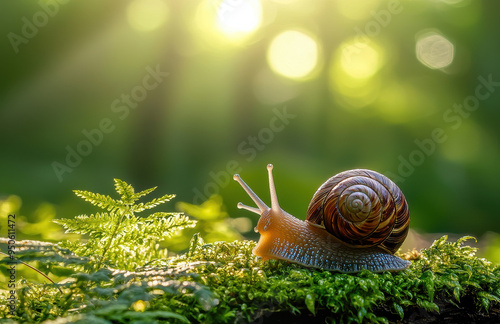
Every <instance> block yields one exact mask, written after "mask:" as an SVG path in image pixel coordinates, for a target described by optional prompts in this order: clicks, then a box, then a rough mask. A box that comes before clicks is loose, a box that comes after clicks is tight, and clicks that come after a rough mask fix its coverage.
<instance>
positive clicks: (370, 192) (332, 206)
mask: <svg viewBox="0 0 500 324" xmlns="http://www.w3.org/2000/svg"><path fill="white" fill-rule="evenodd" d="M307 221H309V222H311V223H313V224H319V225H321V226H324V227H325V228H326V230H327V231H328V232H329V233H330V234H332V235H334V236H335V237H336V238H338V239H339V240H341V241H342V242H344V243H345V244H346V245H348V246H351V247H369V246H375V245H378V246H379V247H381V248H383V249H385V250H387V251H389V252H391V253H393V254H394V253H396V251H397V250H398V249H399V247H400V246H401V244H403V241H404V240H405V238H406V235H407V234H408V229H409V224H410V213H409V211H408V204H407V203H406V199H405V197H404V195H403V193H402V192H401V190H400V189H399V188H398V186H397V185H396V184H395V183H394V182H392V181H391V180H389V179H388V178H387V177H385V176H384V175H382V174H380V173H378V172H375V171H371V170H364V169H356V170H350V171H345V172H342V173H339V174H337V175H335V176H333V177H331V178H330V179H328V180H327V181H326V182H325V183H323V185H322V186H321V187H320V188H319V189H318V190H317V191H316V193H315V194H314V196H313V198H312V200H311V203H310V204H309V208H308V209H307Z"/></svg>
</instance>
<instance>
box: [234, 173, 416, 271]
mask: <svg viewBox="0 0 500 324" xmlns="http://www.w3.org/2000/svg"><path fill="white" fill-rule="evenodd" d="M267 169H268V173H269V188H270V192H271V207H270V208H269V207H268V206H267V205H266V204H265V203H264V202H263V201H262V200H261V199H260V198H259V197H258V196H257V195H256V194H255V193H254V192H253V191H252V189H251V188H250V187H249V186H248V185H247V184H246V183H245V182H244V181H243V180H242V179H241V178H240V176H239V175H237V174H236V175H234V179H235V180H236V181H238V182H239V183H240V185H241V186H242V187H243V189H245V191H246V192H247V193H248V195H249V196H250V197H251V198H252V200H253V201H254V202H255V203H256V205H257V206H258V208H255V207H250V206H246V205H243V204H242V203H238V208H243V209H246V210H249V211H251V212H254V213H257V214H259V215H260V218H259V221H258V223H257V227H256V230H257V231H258V232H259V233H260V235H261V236H260V239H259V242H258V243H257V246H256V247H255V248H254V250H253V253H254V254H255V255H257V256H260V257H262V259H263V260H268V259H282V260H287V261H289V262H294V263H298V264H301V265H304V266H307V267H314V268H321V269H325V270H332V271H339V272H346V273H352V272H359V271H361V270H363V269H368V270H371V271H374V272H382V271H398V270H403V269H406V268H407V267H408V266H409V265H410V262H408V261H405V260H402V259H401V258H399V257H396V256H394V255H393V254H394V252H395V251H396V250H397V249H398V248H399V246H401V244H402V243H403V241H404V239H405V237H406V235H407V233H408V227H409V220H410V218H409V212H408V205H407V203H406V200H405V198H404V196H403V194H402V193H401V190H399V188H398V187H397V186H396V185H395V184H394V183H393V182H392V181H391V180H389V179H388V178H386V177H385V176H383V175H382V174H380V173H377V172H374V171H370V170H351V171H346V172H342V173H340V174H338V175H336V176H333V177H332V178H330V179H329V180H327V181H326V182H325V183H324V184H323V185H322V186H321V187H320V188H319V189H318V190H317V192H316V194H315V195H314V197H313V199H312V200H311V203H310V205H309V208H308V213H307V220H306V221H302V220H300V219H298V218H296V217H294V216H292V215H290V214H289V213H287V212H285V211H284V210H282V209H281V208H280V206H279V203H278V198H277V195H276V189H275V186H274V180H273V175H272V169H273V166H272V165H271V164H269V165H268V166H267Z"/></svg>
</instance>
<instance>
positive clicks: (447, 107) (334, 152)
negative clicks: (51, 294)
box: [0, 0, 500, 255]
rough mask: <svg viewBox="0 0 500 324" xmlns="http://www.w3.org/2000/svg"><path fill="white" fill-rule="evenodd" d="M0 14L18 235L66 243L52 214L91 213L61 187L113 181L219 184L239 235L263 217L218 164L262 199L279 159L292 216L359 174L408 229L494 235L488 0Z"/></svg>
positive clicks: (248, 3) (189, 186)
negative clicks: (394, 192)
mask: <svg viewBox="0 0 500 324" xmlns="http://www.w3.org/2000/svg"><path fill="white" fill-rule="evenodd" d="M0 10H1V12H2V19H1V21H0V27H1V31H2V33H1V34H2V35H3V36H2V41H1V42H0V53H1V57H2V60H1V62H2V63H1V66H2V70H1V73H2V78H1V79H0V82H1V86H0V148H1V151H0V152H1V153H0V196H1V199H2V200H3V204H0V208H1V210H0V213H2V215H1V217H0V218H1V219H2V224H1V226H2V233H1V236H5V235H6V234H4V231H5V224H6V220H5V219H6V213H8V212H13V211H15V212H17V213H18V214H19V215H22V216H23V218H20V220H19V223H18V226H20V228H21V230H20V231H21V232H20V233H21V234H20V237H19V238H18V239H22V238H35V239H49V240H50V239H55V240H57V239H60V238H61V237H60V231H61V228H60V226H58V225H55V224H52V223H51V222H49V220H50V219H51V218H53V217H57V218H61V217H73V216H75V215H77V214H84V213H87V214H90V213H93V212H95V211H96V210H95V209H93V208H92V207H91V206H90V205H89V204H86V203H85V202H83V201H81V200H80V199H78V198H77V197H75V196H74V194H73V193H72V190H73V189H81V190H89V191H93V192H99V193H103V194H110V195H112V193H113V188H112V184H113V178H120V179H123V180H125V181H127V182H128V183H131V184H132V185H133V186H134V187H135V188H136V189H137V190H142V189H145V188H149V187H153V186H158V187H159V188H158V190H157V192H158V193H157V194H158V195H159V194H165V193H175V194H177V198H176V199H175V200H174V202H176V203H179V202H185V203H187V204H195V205H199V204H201V203H202V202H203V201H205V200H206V199H208V198H209V197H210V196H211V195H213V194H218V195H220V196H218V197H216V199H215V200H214V201H215V202H216V205H217V204H218V205H217V206H216V207H214V208H216V209H217V208H218V209H217V210H221V213H223V212H224V210H225V211H227V214H225V215H229V216H230V217H232V218H240V217H249V218H250V219H251V221H252V222H253V225H252V226H247V228H246V229H242V230H241V232H243V234H244V235H245V236H246V237H248V238H255V237H256V236H255V233H253V231H251V230H250V229H251V228H252V227H253V226H254V225H255V224H256V221H257V215H253V214H252V215H250V213H248V212H246V211H240V210H238V209H236V204H237V202H238V201H242V202H244V203H247V204H249V203H250V201H249V199H248V197H247V195H246V194H245V193H244V192H243V190H242V189H241V188H240V187H239V185H238V184H237V183H236V182H234V181H232V174H233V173H235V172H237V173H239V174H241V176H242V177H243V179H245V180H246V181H247V183H248V184H249V185H250V186H252V188H253V189H254V190H255V191H256V192H257V193H258V194H259V195H260V196H261V197H262V198H263V199H264V200H265V201H268V199H269V198H268V182H267V174H266V169H265V166H266V164H267V163H273V164H274V166H275V171H274V176H275V181H276V185H277V190H278V195H279V197H280V201H281V205H282V207H283V208H284V209H285V210H287V211H288V212H290V213H291V214H293V215H295V216H297V217H302V218H304V217H305V211H306V208H307V206H308V203H309V200H310V199H311V197H312V195H313V194H314V192H315V191H316V189H317V188H318V187H319V186H320V185H321V184H322V183H323V182H324V181H325V180H327V179H328V178H329V177H330V176H333V175H334V174H336V173H338V172H341V171H344V170H347V169H354V168H369V169H373V170H376V171H379V172H381V173H384V174H386V175H388V176H389V177H390V178H391V179H393V180H394V181H395V182H396V183H397V184H398V185H399V186H400V187H401V189H402V190H403V192H404V193H405V195H406V198H407V200H408V202H409V205H410V211H411V215H412V223H411V228H412V229H415V230H417V231H419V232H425V233H438V232H440V233H457V234H472V235H476V236H478V237H482V236H483V235H486V236H487V237H489V238H490V239H491V240H492V241H490V242H493V243H494V241H495V240H496V245H498V246H500V239H499V237H498V236H497V235H496V234H494V232H497V233H498V232H500V221H499V215H498V207H497V206H498V201H499V195H500V185H499V179H500V168H499V165H500V150H499V149H498V147H499V145H500V143H499V141H500V130H499V127H498V123H499V121H500V109H499V108H500V107H499V104H500V83H499V82H500V61H499V57H500V54H499V53H500V39H499V36H498V31H499V29H500V20H499V19H498V12H499V10H500V2H498V1H487V0H483V1H480V0H420V1H415V0H413V1H411V0H407V1H403V0H401V1H398V0H316V1H308V0H260V1H259V0H224V1H221V0H199V1H194V0H182V1H179V0H168V1H163V0H129V1H97V0H92V1H67V0H64V1H63V0H59V1H58V0H47V1H44V0H40V1H3V2H2V3H1V4H0ZM221 197H222V200H221ZM184 205H185V204H184ZM185 206H187V209H188V210H191V211H192V212H193V213H195V214H196V212H197V211H196V210H195V211H193V206H189V205H185ZM180 207H182V205H181V206H180ZM167 208H168V207H167ZM171 208H172V210H174V209H175V208H176V206H175V205H174V204H172V205H171ZM177 208H179V205H177ZM224 213H225V212H224ZM22 222H25V223H26V224H28V223H31V224H35V225H34V226H31V228H30V227H29V226H28V225H26V226H24V227H22V225H23V223H22ZM4 223H5V224H4ZM249 230H250V231H249ZM247 231H248V232H247ZM493 243H492V244H491V245H492V246H493V245H495V244H493ZM498 254H500V248H496V250H494V251H493V250H491V251H490V255H498Z"/></svg>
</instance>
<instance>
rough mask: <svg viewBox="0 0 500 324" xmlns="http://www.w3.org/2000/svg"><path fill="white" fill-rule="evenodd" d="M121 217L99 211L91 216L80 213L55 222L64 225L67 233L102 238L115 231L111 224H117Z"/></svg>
mask: <svg viewBox="0 0 500 324" xmlns="http://www.w3.org/2000/svg"><path fill="white" fill-rule="evenodd" d="M119 217H120V216H119V215H116V214H108V213H97V214H95V215H94V214H92V215H90V216H87V215H79V216H76V217H75V218H74V219H71V218H59V219H54V220H53V222H54V223H56V224H59V225H62V226H63V227H64V228H65V229H66V233H76V234H89V235H91V236H95V237H96V238H99V239H100V238H101V237H103V236H106V235H110V234H111V233H112V232H113V228H112V226H111V225H112V224H116V223H117V221H118V219H119Z"/></svg>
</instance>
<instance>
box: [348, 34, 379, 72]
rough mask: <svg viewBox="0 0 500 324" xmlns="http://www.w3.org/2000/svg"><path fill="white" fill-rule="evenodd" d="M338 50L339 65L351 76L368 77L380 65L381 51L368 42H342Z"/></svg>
mask: <svg viewBox="0 0 500 324" xmlns="http://www.w3.org/2000/svg"><path fill="white" fill-rule="evenodd" d="M340 50H341V56H340V65H341V66H342V69H343V70H344V71H345V73H347V74H348V75H350V76H351V77H354V78H358V79H366V78H369V77H371V76H373V75H374V74H375V73H376V72H377V71H378V70H379V69H380V67H381V66H382V61H383V60H382V55H381V51H380V50H379V49H378V48H377V47H376V46H374V45H372V44H370V43H369V42H360V41H356V42H348V43H344V44H343V45H342V46H341V47H340Z"/></svg>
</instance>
